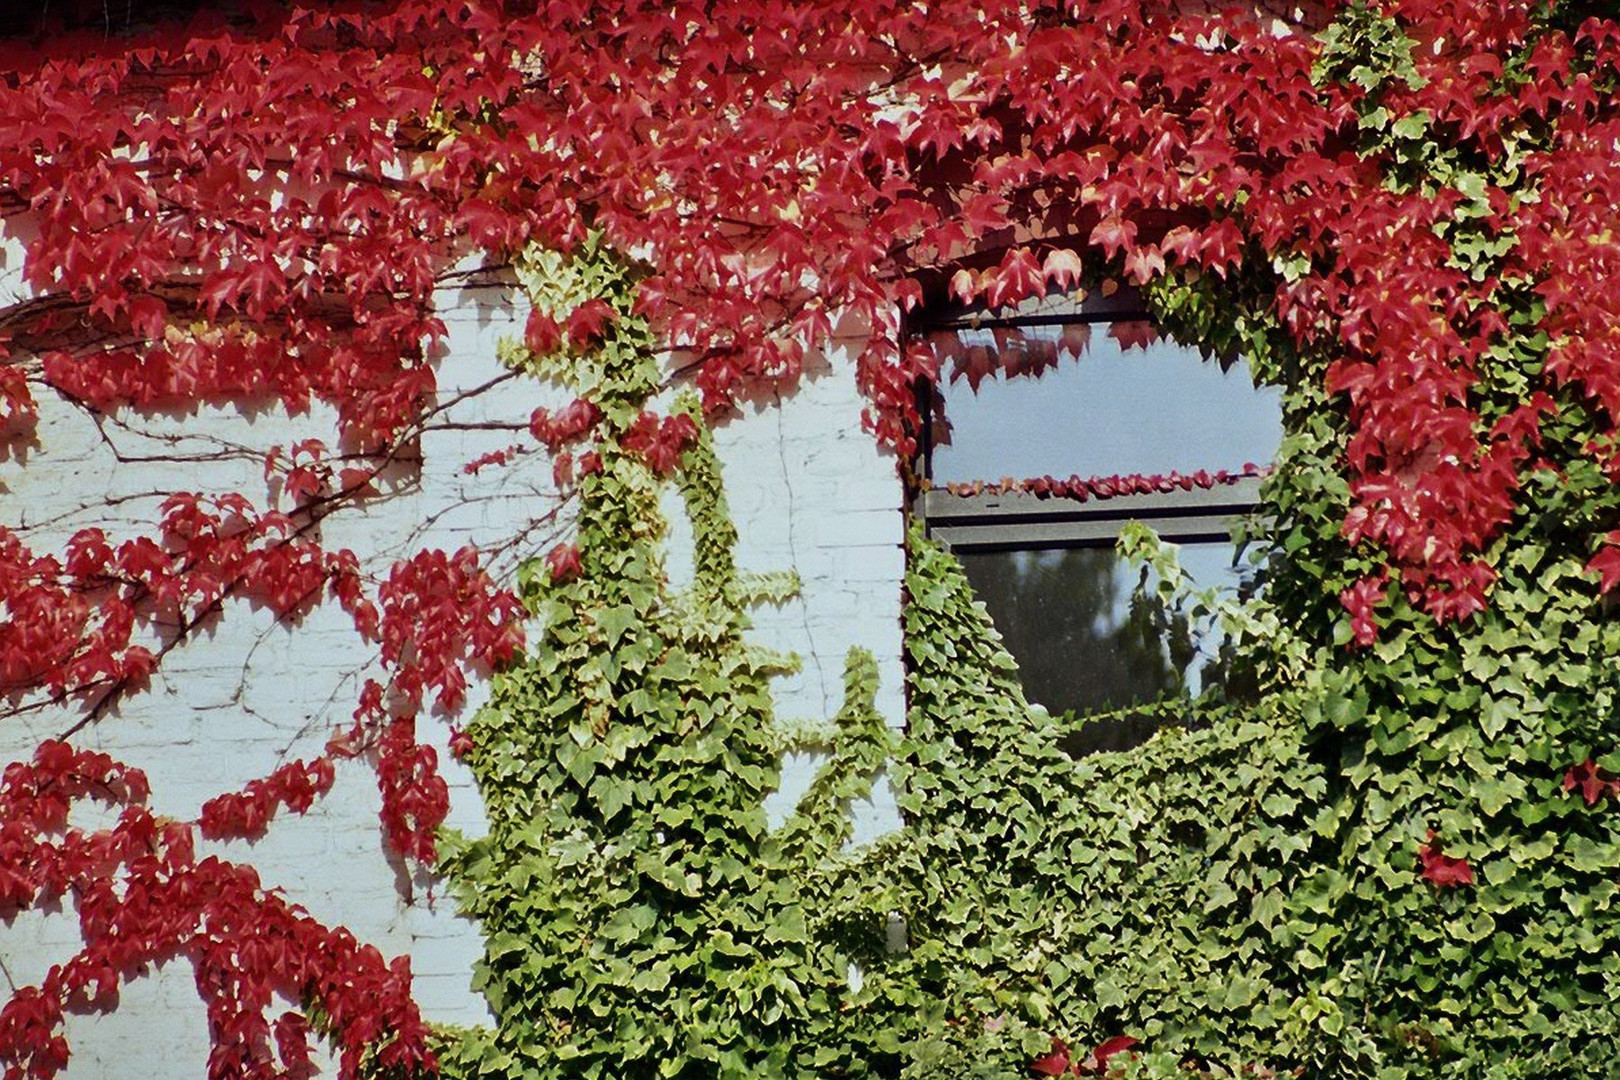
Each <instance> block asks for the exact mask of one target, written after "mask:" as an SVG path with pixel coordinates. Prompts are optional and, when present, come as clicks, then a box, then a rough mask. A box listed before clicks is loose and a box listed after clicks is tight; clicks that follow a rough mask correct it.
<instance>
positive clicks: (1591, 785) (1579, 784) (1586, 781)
mask: <svg viewBox="0 0 1620 1080" xmlns="http://www.w3.org/2000/svg"><path fill="white" fill-rule="evenodd" d="M1602 773H1603V770H1602V769H1600V768H1598V764H1597V762H1595V761H1593V760H1592V759H1591V758H1587V759H1586V760H1585V761H1582V762H1580V763H1579V764H1576V765H1571V766H1570V767H1569V769H1568V771H1566V772H1565V773H1564V790H1565V791H1579V792H1580V793H1581V798H1583V799H1585V800H1586V805H1587V806H1596V805H1597V801H1598V800H1599V799H1601V798H1602V797H1603V796H1604V794H1605V793H1613V794H1616V795H1620V779H1616V778H1614V777H1608V776H1604V775H1602Z"/></svg>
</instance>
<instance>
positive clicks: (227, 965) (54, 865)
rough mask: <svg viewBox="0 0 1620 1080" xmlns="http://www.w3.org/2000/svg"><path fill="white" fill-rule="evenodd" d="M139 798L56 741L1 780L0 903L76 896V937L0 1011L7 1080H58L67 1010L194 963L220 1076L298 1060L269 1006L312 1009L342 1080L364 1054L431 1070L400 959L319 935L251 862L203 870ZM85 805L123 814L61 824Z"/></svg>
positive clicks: (127, 780) (135, 779)
mask: <svg viewBox="0 0 1620 1080" xmlns="http://www.w3.org/2000/svg"><path fill="white" fill-rule="evenodd" d="M146 794H147V783H146V777H145V776H144V774H142V773H141V772H140V771H139V770H135V769H131V768H128V767H127V766H123V765H119V764H118V763H116V762H114V761H113V760H112V759H111V758H110V757H108V756H107V755H106V754H101V753H96V752H91V751H80V750H74V749H73V748H71V747H70V746H68V745H67V744H65V743H61V742H55V741H50V742H46V743H43V744H41V746H40V747H39V750H38V752H37V753H36V754H35V757H34V760H33V761H32V762H30V763H21V762H18V763H14V764H12V765H9V766H7V767H6V769H5V772H4V774H3V776H0V903H3V904H4V905H5V907H6V908H7V910H9V911H15V910H17V909H18V908H21V907H27V906H31V905H34V904H39V903H43V902H46V901H49V900H55V899H59V898H61V897H62V896H64V895H66V894H67V893H68V892H69V891H70V890H71V891H72V892H73V893H74V894H75V895H76V897H77V901H78V909H79V924H80V930H81V933H82V935H83V940H84V947H83V948H82V949H81V950H80V951H79V952H78V953H77V954H75V955H74V956H72V957H71V958H70V959H69V960H68V961H67V962H65V963H63V964H59V965H57V966H55V967H53V968H52V969H51V970H50V972H48V973H47V975H46V977H45V979H44V980H43V981H42V982H41V983H40V984H39V985H38V986H25V987H19V988H17V990H16V992H15V993H14V994H12V995H11V997H10V999H9V1000H8V1001H7V1002H6V1003H5V1005H4V1006H3V1007H0V1064H4V1066H5V1076H6V1077H7V1078H8V1080H9V1078H12V1077H18V1078H21V1077H27V1078H29V1080H35V1078H37V1080H48V1078H50V1077H52V1076H54V1075H56V1073H57V1072H58V1071H60V1069H61V1068H62V1067H63V1066H64V1065H65V1064H66V1062H67V1057H68V1049H67V1044H66V1042H65V1041H64V1040H63V1038H62V1034H61V1024H62V1017H63V1013H64V1010H65V1009H66V1008H68V1007H70V1006H82V1005H83V1004H85V1003H87V1002H92V1001H106V1000H107V999H108V998H109V997H110V996H111V995H112V994H113V993H114V992H116V990H117V988H118V986H119V983H120V982H121V980H122V979H123V978H125V976H126V973H128V972H131V971H135V970H138V969H140V968H142V967H145V966H148V965H151V964H152V963H154V962H155V961H160V960H164V959H167V958H169V957H172V956H175V955H180V956H183V957H185V958H187V959H189V960H190V961H191V963H192V964H193V966H194V967H195V968H196V973H197V988H198V990H199V992H200V993H201V994H202V996H203V1000H204V1003H205V1005H206V1008H207V1012H208V1019H209V1028H210V1032H211V1034H212V1037H213V1040H214V1049H213V1051H212V1053H211V1054H210V1057H209V1076H210V1077H211V1078H214V1080H244V1078H250V1080H272V1078H275V1077H280V1076H283V1075H285V1074H284V1073H283V1072H282V1070H281V1068H280V1067H279V1066H278V1062H277V1059H276V1055H275V1054H274V1053H273V1052H272V1049H271V1046H272V1041H274V1043H275V1045H276V1046H278V1047H279V1048H280V1049H281V1050H282V1051H284V1052H285V1051H294V1056H293V1057H292V1058H288V1057H282V1058H281V1062H282V1063H283V1064H287V1065H295V1064H296V1062H297V1061H298V1060H301V1058H300V1056H299V1054H300V1052H301V1050H302V1047H303V1046H304V1045H306V1043H305V1042H301V1041H300V1035H301V1034H303V1032H304V1028H303V1025H302V1024H301V1022H299V1021H296V1020H289V1019H288V1018H287V1017H286V1016H282V1017H281V1018H280V1019H279V1020H277V1021H275V1022H274V1024H272V1022H271V1021H270V1020H269V1018H268V1013H269V1011H270V1010H271V1009H272V1008H273V1007H274V1006H275V1003H276V1001H277V999H278V997H290V998H292V999H293V1000H307V1001H309V1002H311V1003H313V1004H315V1005H318V1006H319V1008H320V1010H321V1011H322V1013H323V1014H324V1016H325V1017H326V1018H327V1024H328V1028H327V1029H328V1031H329V1032H330V1034H331V1036H332V1038H333V1040H334V1042H335V1044H336V1046H337V1048H338V1050H339V1051H340V1054H339V1060H340V1067H341V1070H342V1075H343V1076H344V1077H346V1078H348V1077H355V1076H357V1075H359V1067H360V1062H361V1058H362V1055H363V1054H365V1053H367V1052H368V1051H370V1052H375V1053H377V1055H378V1057H379V1059H386V1060H387V1061H388V1062H389V1063H390V1064H391V1065H393V1066H395V1067H398V1068H401V1069H404V1070H407V1071H408V1070H410V1069H413V1068H416V1067H421V1066H426V1067H429V1068H431V1067H432V1065H433V1059H432V1057H431V1054H430V1053H429V1052H428V1050H427V1047H426V1029H425V1027H424V1025H423V1023H422V1020H421V1016H420V1014H419V1013H418V1011H417V1008H416V1006H415V1004H414V1003H413V1002H412V1001H411V997H410V968H409V964H408V962H407V961H405V960H404V959H403V958H401V959H399V960H395V961H394V962H393V963H391V964H390V963H386V962H385V961H384V960H383V958H382V956H381V955H380V954H379V953H378V952H377V950H376V949H374V948H372V947H371V946H366V945H361V944H359V943H358V942H357V941H356V940H355V939H354V937H353V936H352V935H351V934H349V933H348V932H347V931H344V930H329V929H327V928H326V927H323V926H321V925H320V924H319V923H316V922H315V921H314V920H313V919H311V918H310V917H309V916H308V915H307V914H306V913H305V912H304V911H303V910H302V909H300V908H298V907H297V906H296V905H293V904H289V903H287V902H286V901H285V900H284V899H283V898H282V897H280V896H279V895H277V894H276V893H274V892H269V891H266V890H265V889H263V888H262V887H261V885H260V884H259V881H258V878H257V876H256V875H255V874H254V872H253V871H252V870H251V869H250V868H248V867H244V866H238V865H234V864H232V863H228V862H224V861H222V860H220V859H216V858H206V859H202V860H198V859H197V858H196V856H195V854H194V850H193V844H192V832H191V829H190V827H189V826H187V825H184V824H181V823H178V822H172V821H164V820H162V819H159V818H157V817H155V816H154V815H152V813H151V812H150V811H149V810H147V808H146V806H145V800H146ZM86 798H93V799H96V800H97V801H100V802H103V803H106V804H107V805H108V806H109V807H111V808H112V809H115V810H117V812H118V813H117V818H116V820H115V821H114V823H113V824H112V825H111V826H109V827H107V828H103V829H98V830H94V831H85V830H81V829H77V828H74V827H72V826H71V825H69V823H68V814H69V811H70V810H71V809H72V807H73V805H74V804H75V803H76V802H78V801H80V800H82V799H86Z"/></svg>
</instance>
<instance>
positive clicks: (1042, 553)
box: [958, 542, 1254, 753]
mask: <svg viewBox="0 0 1620 1080" xmlns="http://www.w3.org/2000/svg"><path fill="white" fill-rule="evenodd" d="M958 557H959V558H960V559H961V560H962V566H963V568H964V569H965V570H966V572H967V576H968V580H969V581H970V582H971V583H972V585H973V590H974V592H975V594H976V595H977V596H978V597H979V599H980V600H982V601H983V602H984V605H985V608H986V609H987V610H988V611H989V613H990V618H991V620H992V621H993V622H994V623H995V624H996V628H997V629H998V630H1000V631H1001V635H1002V638H1003V640H1004V641H1005V643H1006V645H1007V650H1008V652H1010V653H1012V655H1013V658H1014V659H1015V660H1017V661H1018V673H1019V678H1020V680H1021V681H1022V683H1023V686H1024V692H1025V694H1026V696H1027V697H1028V698H1029V699H1030V700H1031V701H1032V702H1035V703H1037V704H1040V705H1043V706H1045V707H1046V709H1047V710H1048V711H1050V712H1052V713H1054V714H1063V713H1072V714H1074V715H1076V716H1084V715H1087V714H1092V713H1102V712H1109V713H1117V714H1119V715H1117V716H1115V717H1113V718H1110V719H1107V720H1102V721H1099V722H1096V723H1093V724H1089V725H1087V726H1086V728H1085V730H1084V732H1083V733H1082V734H1081V735H1080V736H1078V737H1077V738H1075V739H1073V740H1071V741H1070V742H1071V744H1070V745H1068V746H1066V749H1069V750H1070V751H1071V752H1087V753H1089V752H1091V751H1094V750H1122V749H1126V748H1128V747H1131V746H1134V745H1136V744H1138V743H1140V742H1141V741H1142V740H1143V739H1146V738H1147V737H1148V736H1149V735H1151V734H1152V733H1153V731H1154V730H1155V729H1156V728H1157V727H1158V726H1159V724H1160V723H1161V722H1162V720H1163V719H1164V714H1165V710H1164V709H1153V710H1141V711H1136V710H1133V709H1132V707H1133V706H1143V705H1148V704H1151V703H1156V702H1162V701H1164V700H1165V699H1174V698H1183V699H1185V698H1190V697H1191V696H1193V695H1195V694H1197V693H1199V692H1200V691H1202V690H1203V689H1205V688H1206V687H1208V686H1210V685H1213V684H1215V683H1217V682H1219V681H1220V680H1221V679H1222V677H1223V666H1222V657H1221V655H1220V647H1221V641H1220V639H1219V637H1218V636H1217V635H1214V634H1212V633H1205V634H1200V633H1199V628H1198V627H1194V626H1189V625H1188V622H1187V620H1186V619H1185V618H1184V617H1183V616H1181V615H1180V614H1179V613H1176V612H1172V611H1166V610H1165V609H1164V607H1163V606H1162V605H1161V604H1160V603H1159V602H1158V600H1157V597H1156V594H1155V592H1154V590H1153V587H1152V585H1153V583H1152V581H1151V580H1147V581H1144V578H1143V574H1142V571H1140V570H1137V569H1135V568H1133V567H1131V566H1130V565H1129V564H1128V563H1126V561H1125V560H1124V559H1122V558H1121V557H1120V556H1119V554H1118V553H1117V552H1116V551H1115V550H1114V549H1113V548H1110V547H1073V548H1035V549H1026V550H1014V551H968V552H960V553H958ZM1180 561H1181V565H1182V568H1183V569H1184V570H1186V571H1187V573H1188V574H1189V575H1190V576H1191V577H1192V578H1193V579H1194V581H1195V582H1196V584H1197V585H1198V586H1199V587H1200V588H1204V587H1209V586H1218V587H1222V588H1225V589H1230V590H1232V591H1234V592H1235V591H1237V590H1240V589H1244V588H1249V587H1251V583H1252V580H1253V577H1254V568H1253V567H1252V566H1249V565H1248V564H1246V563H1241V564H1239V565H1236V566H1234V564H1233V551H1232V545H1231V544H1229V543H1209V542H1205V543H1191V544H1183V545H1181V547H1180Z"/></svg>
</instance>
